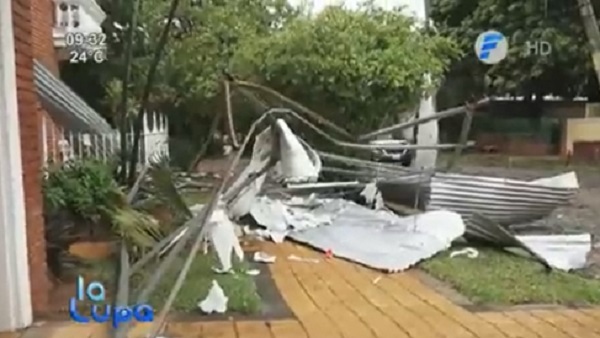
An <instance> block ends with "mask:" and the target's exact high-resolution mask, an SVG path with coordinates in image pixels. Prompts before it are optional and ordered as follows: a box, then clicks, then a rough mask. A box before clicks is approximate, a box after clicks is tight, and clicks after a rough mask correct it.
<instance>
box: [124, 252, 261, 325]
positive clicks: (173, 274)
mask: <svg viewBox="0 0 600 338" xmlns="http://www.w3.org/2000/svg"><path fill="white" fill-rule="evenodd" d="M184 260H185V258H184V257H180V258H178V259H177V260H176V261H175V262H174V263H173V265H174V266H176V267H178V268H173V269H172V270H170V271H168V272H167V273H166V275H165V276H163V278H162V280H161V282H160V284H159V285H158V287H157V288H156V290H155V291H154V292H153V294H152V296H151V297H150V301H149V303H150V304H151V305H152V306H154V307H155V308H160V307H162V305H163V304H164V302H165V300H166V299H167V297H168V295H169V292H170V291H171V288H172V287H173V283H174V282H175V280H176V279H177V275H178V274H179V272H180V271H181V268H180V267H183V264H184ZM213 266H218V265H217V261H216V258H214V256H212V255H198V256H196V258H195V259H194V262H193V263H192V266H191V268H190V271H189V273H188V275H187V277H186V279H185V282H184V283H183V286H182V288H181V290H180V291H179V294H178V295H177V297H176V298H175V302H174V303H173V309H174V310H176V311H178V312H186V313H190V312H196V311H199V310H198V302H199V301H201V300H202V299H204V297H206V295H207V294H208V290H209V289H210V287H211V286H212V281H213V280H216V281H217V282H218V283H219V285H220V286H221V287H222V288H223V290H224V291H225V295H226V296H227V297H229V302H228V309H229V311H231V312H236V313H240V314H255V313H258V312H259V311H260V306H261V299H260V297H259V295H258V293H257V290H256V283H255V281H254V279H253V277H252V276H248V275H247V274H246V273H245V271H247V270H248V265H247V264H246V263H243V262H242V263H238V264H236V265H235V266H234V273H232V274H217V273H215V272H214V271H212V267H213ZM152 272H153V267H150V268H149V269H148V271H145V272H144V273H143V274H142V275H141V276H134V278H133V280H132V284H133V285H137V286H139V287H140V288H141V287H142V285H141V284H142V283H141V280H142V279H147V278H148V277H149V276H150V274H151V273H152Z"/></svg>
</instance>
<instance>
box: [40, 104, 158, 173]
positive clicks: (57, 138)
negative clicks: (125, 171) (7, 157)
mask: <svg viewBox="0 0 600 338" xmlns="http://www.w3.org/2000/svg"><path fill="white" fill-rule="evenodd" d="M42 136H43V139H44V140H45V142H43V146H44V147H43V156H44V161H45V162H47V161H48V160H51V159H53V160H59V161H66V160H72V159H78V158H84V157H88V158H89V157H92V158H96V159H99V160H102V161H109V160H112V159H114V158H115V156H116V155H118V153H119V149H120V148H121V134H120V133H119V132H118V131H116V130H115V131H113V132H110V133H105V134H88V133H74V132H70V131H64V130H61V129H60V128H56V127H54V126H53V125H52V124H51V123H47V121H46V120H44V122H43V123H42ZM125 137H126V138H127V140H126V142H127V149H131V147H132V144H133V131H130V132H129V133H127V135H126V136H125ZM156 154H164V155H166V156H169V127H168V121H167V118H166V117H165V116H161V115H157V114H151V115H149V114H147V115H146V116H145V117H144V127H143V130H142V133H141V139H140V149H139V152H138V156H139V158H138V160H139V162H138V163H140V165H143V164H146V163H148V161H149V160H150V157H151V156H152V155H156Z"/></svg>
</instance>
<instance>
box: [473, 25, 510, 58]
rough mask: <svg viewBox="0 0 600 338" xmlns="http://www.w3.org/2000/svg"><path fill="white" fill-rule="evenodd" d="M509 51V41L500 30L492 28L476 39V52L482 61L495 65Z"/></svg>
mask: <svg viewBox="0 0 600 338" xmlns="http://www.w3.org/2000/svg"><path fill="white" fill-rule="evenodd" d="M507 53H508V41H507V40H506V38H505V37H504V35H503V34H502V33H500V32H497V31H494V30H490V31H487V32H483V33H481V34H479V36H478V37H477V40H476V41H475V54H476V55H477V58H478V59H479V60H481V62H483V63H485V64H488V65H493V64H496V63H498V62H500V61H502V60H503V59H504V58H505V57H506V54H507Z"/></svg>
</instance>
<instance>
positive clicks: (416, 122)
mask: <svg viewBox="0 0 600 338" xmlns="http://www.w3.org/2000/svg"><path fill="white" fill-rule="evenodd" d="M488 102H489V99H487V98H486V99H483V100H480V101H478V102H476V103H474V104H473V108H474V109H475V108H478V107H480V106H482V105H485V104H487V103H488ZM466 110H467V107H466V106H460V107H455V108H450V109H447V110H444V111H441V112H438V113H436V114H434V115H431V116H427V117H423V118H419V119H414V120H412V121H408V122H404V123H400V124H396V125H393V126H390V127H387V128H383V129H379V130H376V131H373V132H370V133H368V134H364V135H361V136H360V137H359V138H358V139H359V141H368V140H372V139H374V138H376V137H377V136H380V135H385V134H389V133H392V132H395V131H397V130H402V129H406V128H410V127H414V126H416V125H419V124H422V123H426V122H429V121H433V120H440V119H444V118H447V117H450V116H454V115H458V114H463V113H465V112H466Z"/></svg>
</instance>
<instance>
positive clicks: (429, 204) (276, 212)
mask: <svg viewBox="0 0 600 338" xmlns="http://www.w3.org/2000/svg"><path fill="white" fill-rule="evenodd" d="M322 161H325V162H327V163H329V162H344V163H345V164H350V165H352V166H354V167H358V168H359V170H356V171H351V170H347V172H346V174H355V176H356V177H358V180H355V181H343V182H316V181H317V179H318V178H319V176H320V174H321V173H322V172H326V171H327V170H328V169H332V168H331V167H325V166H323V162H322ZM338 174H340V172H338ZM342 176H343V175H342ZM346 176H350V175H346ZM270 181H272V182H275V184H268V183H266V182H270ZM578 188H579V185H578V181H577V176H576V175H575V173H573V172H570V173H566V174H563V175H559V176H555V177H549V178H541V179H538V180H534V181H520V180H512V179H504V178H493V177H483V176H471V175H459V174H449V173H440V172H435V171H428V170H414V169H409V168H404V167H400V166H397V165H394V164H382V163H376V162H371V161H365V160H360V159H353V158H351V157H345V156H341V155H335V154H328V153H321V152H317V151H315V150H314V149H313V148H312V147H310V146H309V145H308V144H307V143H306V142H305V141H304V140H302V139H300V138H298V137H297V136H296V135H295V134H294V133H293V132H292V130H291V129H290V128H289V126H288V125H287V123H286V122H285V121H284V120H283V119H276V120H275V121H274V122H272V123H271V125H270V126H269V127H267V128H266V129H265V130H263V131H262V132H260V133H259V134H258V136H257V137H256V139H255V143H254V148H253V153H252V158H251V161H250V164H249V165H248V166H247V167H246V168H245V169H244V171H243V172H242V173H241V174H240V175H239V177H238V178H237V179H236V180H235V182H234V183H233V184H232V185H231V187H230V188H229V190H228V191H227V192H226V193H225V194H224V195H223V200H222V202H221V207H219V208H217V211H216V212H215V215H213V217H212V219H213V220H215V217H217V218H219V219H220V220H221V221H220V222H217V223H218V224H217V225H216V226H214V227H213V230H212V237H211V238H212V239H213V244H214V246H215V247H216V251H217V253H219V258H220V260H221V263H222V268H223V269H224V270H227V269H229V268H230V267H231V263H230V262H229V261H230V260H231V253H232V252H235V253H236V254H237V255H238V257H241V256H240V255H241V254H240V253H239V250H240V249H239V247H238V246H236V245H235V244H233V243H232V240H233V239H234V238H233V237H232V236H233V235H232V234H233V230H232V228H233V223H232V222H231V221H230V220H229V219H226V218H227V217H225V216H224V215H225V213H227V215H228V216H229V218H230V219H233V220H239V219H240V218H242V217H244V216H251V218H252V220H253V221H254V222H255V223H256V224H255V225H258V227H259V228H258V229H256V230H253V232H254V234H255V235H258V236H261V237H263V238H267V239H270V240H272V241H274V242H276V243H280V242H282V241H283V240H284V239H286V238H288V239H291V240H294V241H296V242H300V243H304V244H306V245H309V246H311V247H314V248H316V249H318V250H320V251H323V252H328V253H330V254H331V255H334V256H337V257H341V258H345V259H348V260H351V261H354V262H356V263H359V264H363V265H365V266H368V267H372V268H374V269H378V270H382V271H387V272H395V271H402V270H405V269H407V268H409V267H411V266H413V265H415V264H416V263H418V262H419V261H421V260H424V259H427V258H430V257H432V256H434V255H435V254H437V253H439V252H441V251H443V250H446V249H448V248H449V247H450V246H451V244H452V242H454V241H455V240H457V239H459V238H461V237H462V238H465V239H467V240H469V241H474V242H479V243H486V244H489V245H493V246H496V247H502V248H515V247H516V248H521V249H523V250H524V251H526V252H528V253H529V254H530V255H531V256H532V257H534V258H536V259H537V260H539V261H540V262H542V263H543V264H544V265H546V266H547V267H548V268H554V269H560V270H572V269H578V268H582V267H584V265H585V262H586V255H587V254H588V252H589V251H590V250H591V241H592V240H591V236H590V235H589V234H581V235H542V236H539V235H538V236H531V235H518V234H516V233H514V232H513V231H512V230H511V228H510V226H511V225H513V224H520V223H523V222H528V221H534V220H537V219H540V218H543V217H545V216H547V215H548V214H550V213H551V212H552V211H553V210H554V209H556V208H557V207H559V206H562V205H565V204H568V203H569V201H570V199H571V197H573V195H574V194H575V193H576V192H577V189H578ZM357 189H358V190H357ZM351 191H355V192H357V193H356V194H355V195H357V196H358V199H355V200H351V199H350V198H348V196H349V195H350V193H348V192H351ZM407 202H408V203H407ZM387 205H396V206H402V205H404V206H409V207H413V212H416V213H415V214H413V215H408V216H401V215H398V214H397V213H395V212H393V211H392V210H390V209H389V208H387V207H386V206H387ZM394 210H395V209H394ZM217 215H219V216H217ZM466 254H467V255H468V256H469V257H476V255H477V254H476V253H473V252H471V251H469V252H467V253H466ZM255 259H256V260H258V261H264V262H266V261H269V260H267V259H265V257H263V256H260V255H257V256H256V257H255Z"/></svg>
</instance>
